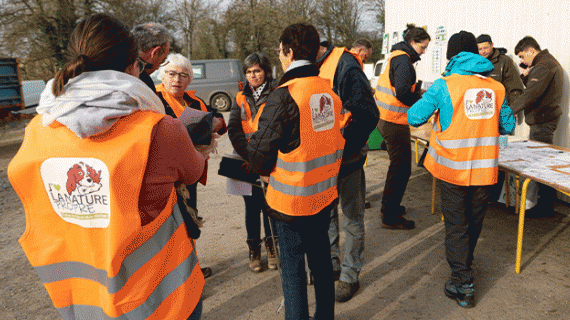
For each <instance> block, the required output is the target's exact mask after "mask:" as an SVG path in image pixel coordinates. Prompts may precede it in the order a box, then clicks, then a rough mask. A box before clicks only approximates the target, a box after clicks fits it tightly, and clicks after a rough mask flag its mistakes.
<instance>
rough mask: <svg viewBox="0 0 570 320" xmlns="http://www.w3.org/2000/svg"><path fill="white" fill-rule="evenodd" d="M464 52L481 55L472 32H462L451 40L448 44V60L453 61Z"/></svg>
mask: <svg viewBox="0 0 570 320" xmlns="http://www.w3.org/2000/svg"><path fill="white" fill-rule="evenodd" d="M464 51H465V52H471V53H475V54H479V49H478V48H477V40H475V36H474V35H473V34H472V33H471V32H467V31H463V30H462V31H460V32H459V33H456V34H454V35H452V36H451V37H450V38H449V41H448V42H447V60H451V58H453V57H455V56H456V55H457V54H459V53H460V52H464Z"/></svg>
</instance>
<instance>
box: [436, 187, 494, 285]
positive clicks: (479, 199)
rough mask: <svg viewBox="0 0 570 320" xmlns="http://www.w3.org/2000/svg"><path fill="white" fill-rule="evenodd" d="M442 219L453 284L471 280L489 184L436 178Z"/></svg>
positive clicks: (471, 281)
mask: <svg viewBox="0 0 570 320" xmlns="http://www.w3.org/2000/svg"><path fill="white" fill-rule="evenodd" d="M439 184H440V190H441V210H442V212H443V217H444V222H445V256H446V258H447V263H449V267H450V268H451V281H453V283H454V284H455V285H462V284H467V283H473V279H474V277H475V272H474V271H473V268H472V267H471V266H472V264H473V252H474V251H475V246H476V245H477V240H478V239H479V235H480V234H481V228H482V226H483V219H484V218H485V211H486V209H487V198H488V197H489V193H490V191H491V186H469V187H465V186H458V185H454V184H451V183H448V182H445V181H439Z"/></svg>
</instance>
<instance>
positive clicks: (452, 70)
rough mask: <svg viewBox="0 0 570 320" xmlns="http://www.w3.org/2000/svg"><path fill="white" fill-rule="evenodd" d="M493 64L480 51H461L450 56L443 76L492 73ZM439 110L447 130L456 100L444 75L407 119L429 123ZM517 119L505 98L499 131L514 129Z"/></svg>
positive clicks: (505, 131) (442, 127) (418, 123)
mask: <svg viewBox="0 0 570 320" xmlns="http://www.w3.org/2000/svg"><path fill="white" fill-rule="evenodd" d="M493 70H494V67H493V64H492V63H491V62H490V61H489V60H488V59H487V58H483V57H482V56H480V55H478V54H474V53H471V52H460V53H459V54H458V55H456V56H455V57H453V58H452V59H451V60H449V63H448V64H447V66H446V67H445V73H444V76H450V75H452V74H459V75H476V74H478V75H481V76H485V77H486V76H489V75H490V74H491V72H493ZM437 110H439V121H440V124H441V130H442V131H445V129H447V128H448V127H449V125H450V124H451V119H452V117H453V104H452V103H451V96H450V95H449V90H448V88H447V82H445V80H444V79H437V80H436V81H435V82H434V83H433V85H432V86H431V87H429V89H428V90H427V91H426V92H425V93H424V94H423V96H422V98H421V99H420V100H418V102H416V103H414V105H413V106H412V107H411V108H410V110H408V113H407V116H408V123H409V124H410V125H411V126H414V127H418V126H421V125H422V124H424V123H426V122H427V121H428V120H429V118H430V117H431V116H432V115H433V114H434V113H435V112H436V111H437ZM515 126H516V121H515V116H514V115H513V111H512V110H511V108H510V107H509V106H508V105H507V99H506V95H505V101H504V102H503V105H502V106H501V113H500V115H499V132H500V133H501V134H508V133H511V132H512V131H513V130H515Z"/></svg>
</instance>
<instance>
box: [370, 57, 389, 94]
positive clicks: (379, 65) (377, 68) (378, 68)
mask: <svg viewBox="0 0 570 320" xmlns="http://www.w3.org/2000/svg"><path fill="white" fill-rule="evenodd" d="M385 66H386V60H385V59H381V60H378V61H376V63H375V64H374V75H373V76H372V78H370V86H372V89H376V85H377V84H378V78H379V77H380V75H381V74H382V72H384V67H385Z"/></svg>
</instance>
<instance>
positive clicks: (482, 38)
mask: <svg viewBox="0 0 570 320" xmlns="http://www.w3.org/2000/svg"><path fill="white" fill-rule="evenodd" d="M483 42H489V43H493V40H491V36H490V35H488V34H482V35H480V36H478V37H477V43H483Z"/></svg>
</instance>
